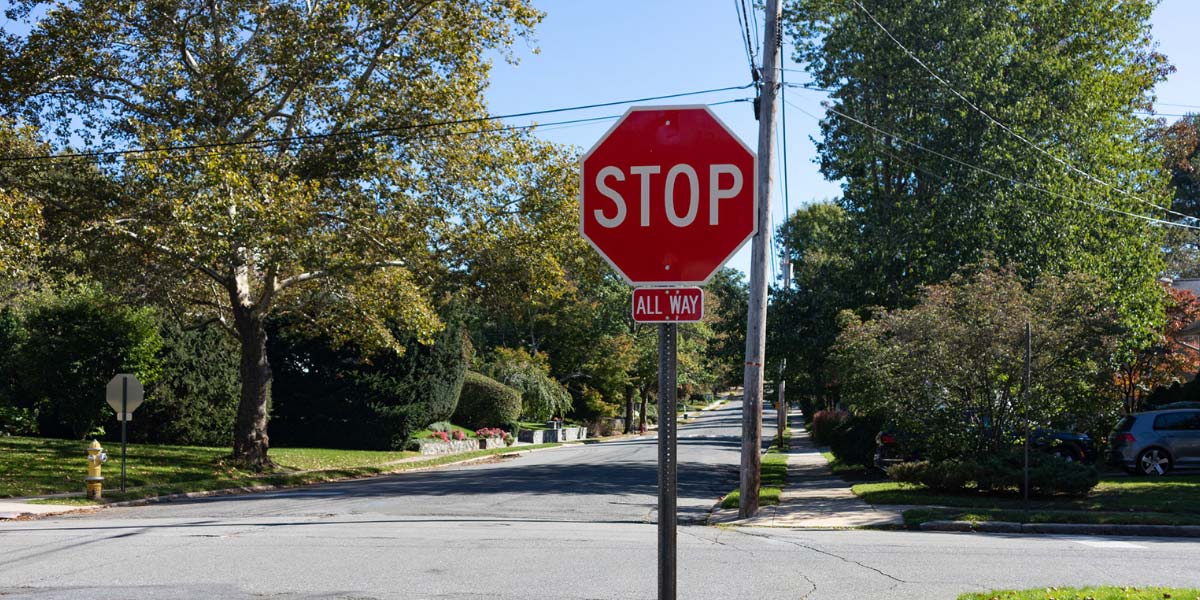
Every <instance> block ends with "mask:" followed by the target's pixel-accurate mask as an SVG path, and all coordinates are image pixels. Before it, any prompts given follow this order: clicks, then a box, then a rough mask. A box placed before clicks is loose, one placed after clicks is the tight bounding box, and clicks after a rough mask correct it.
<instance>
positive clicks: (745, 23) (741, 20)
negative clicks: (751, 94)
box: [733, 0, 759, 83]
mask: <svg viewBox="0 0 1200 600" xmlns="http://www.w3.org/2000/svg"><path fill="white" fill-rule="evenodd" d="M733 12H734V13H736V14H737V20H738V29H739V31H738V34H739V35H741V38H742V45H743V46H744V47H745V50H746V63H747V64H749V65H750V79H751V81H754V82H756V83H757V82H758V78H759V73H758V67H757V66H755V61H754V57H755V52H754V43H753V42H751V41H750V17H749V15H747V14H746V2H745V0H733Z"/></svg>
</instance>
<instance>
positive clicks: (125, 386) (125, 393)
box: [121, 377, 129, 494]
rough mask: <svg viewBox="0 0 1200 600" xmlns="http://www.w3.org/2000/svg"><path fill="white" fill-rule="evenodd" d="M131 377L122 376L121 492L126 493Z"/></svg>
mask: <svg viewBox="0 0 1200 600" xmlns="http://www.w3.org/2000/svg"><path fill="white" fill-rule="evenodd" d="M128 407H129V378H127V377H122V378H121V493H122V494H124V493H125V428H126V424H127V423H129V417H128V415H129V412H128V410H127V409H128Z"/></svg>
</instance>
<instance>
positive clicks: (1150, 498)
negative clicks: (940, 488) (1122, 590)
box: [853, 475, 1200, 514]
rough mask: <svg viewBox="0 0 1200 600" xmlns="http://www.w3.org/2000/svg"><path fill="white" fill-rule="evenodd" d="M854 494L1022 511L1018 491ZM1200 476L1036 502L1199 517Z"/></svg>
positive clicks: (868, 490) (1117, 483)
mask: <svg viewBox="0 0 1200 600" xmlns="http://www.w3.org/2000/svg"><path fill="white" fill-rule="evenodd" d="M853 489H854V493H855V494H858V495H859V496H860V497H862V499H863V500H866V501H867V502H870V503H871V504H934V505H941V506H955V507H963V508H998V509H1005V508H1011V509H1021V508H1023V506H1024V505H1023V503H1022V499H1021V496H1020V494H1018V493H1016V492H1012V493H1008V494H1004V495H983V494H976V493H963V494H947V493H941V492H935V491H933V490H930V489H927V488H925V487H923V486H919V485H909V484H903V483H897V482H894V481H885V482H879V483H863V484H859V485H856V486H854V488H853ZM1197 498H1200V475H1174V476H1170V477H1157V478H1140V477H1121V476H1106V477H1102V478H1101V479H1100V484H1099V485H1097V486H1096V487H1095V488H1094V489H1093V490H1092V491H1091V493H1089V494H1088V495H1087V496H1085V497H1082V498H1068V497H1056V498H1035V499H1033V500H1032V501H1031V502H1030V508H1032V509H1035V510H1055V509H1057V510H1100V511H1104V510H1107V511H1118V512H1119V511H1152V512H1165V513H1195V514H1200V502H1197V501H1196V499H1197Z"/></svg>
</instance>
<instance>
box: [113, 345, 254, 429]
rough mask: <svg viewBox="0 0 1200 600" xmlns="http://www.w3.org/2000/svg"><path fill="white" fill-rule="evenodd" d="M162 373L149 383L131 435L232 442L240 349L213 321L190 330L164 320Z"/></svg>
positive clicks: (160, 361)
mask: <svg viewBox="0 0 1200 600" xmlns="http://www.w3.org/2000/svg"><path fill="white" fill-rule="evenodd" d="M160 331H161V334H162V338H163V346H162V351H161V352H159V363H160V364H161V366H162V374H161V376H160V377H159V379H158V381H157V382H156V383H154V384H152V385H149V386H146V402H145V404H143V405H142V406H141V408H139V409H138V411H137V413H136V414H135V415H134V421H133V422H132V423H131V424H130V427H129V437H130V439H131V440H134V441H138V442H149V443H157V444H184V445H192V446H228V445H230V443H231V442H230V440H231V439H232V436H233V421H234V418H235V417H236V415H237V408H238V400H239V397H240V391H241V380H240V378H239V348H238V344H237V342H235V341H234V340H233V338H232V336H230V335H229V334H227V333H226V332H224V331H222V330H221V329H220V328H219V327H217V326H215V325H213V326H208V327H202V328H199V329H189V330H184V329H182V328H180V327H179V326H178V324H176V323H172V322H163V323H161V324H160Z"/></svg>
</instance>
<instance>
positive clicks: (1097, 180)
mask: <svg viewBox="0 0 1200 600" xmlns="http://www.w3.org/2000/svg"><path fill="white" fill-rule="evenodd" d="M850 1H851V2H852V3H854V4H855V5H857V6H858V8H859V9H860V10H862V11H863V13H865V14H866V15H867V17H868V18H870V19H871V21H872V22H873V23H875V25H876V26H877V27H878V28H879V29H880V30H881V31H883V33H884V34H886V35H887V37H888V39H890V40H892V42H893V43H895V44H896V46H898V47H899V48H900V49H901V50H903V51H904V53H905V54H907V55H908V57H909V58H911V59H912V60H913V62H916V63H917V64H918V65H920V66H921V68H922V69H924V70H925V72H927V73H929V75H930V76H932V77H933V78H934V79H935V80H937V82H938V83H940V84H942V86H943V87H945V88H946V89H947V90H950V93H952V94H954V95H955V96H957V97H958V98H959V99H960V100H962V101H963V102H966V103H967V105H968V106H970V107H971V108H972V109H973V110H975V112H978V113H979V114H981V115H983V116H984V118H986V119H987V120H988V121H990V122H991V123H992V124H994V125H996V126H997V127H999V128H1000V129H1002V130H1004V131H1005V132H1007V133H1008V134H1009V135H1011V136H1013V137H1015V138H1017V139H1018V140H1020V141H1021V142H1023V143H1024V144H1025V145H1027V146H1029V147H1031V148H1033V149H1034V150H1037V151H1038V152H1040V153H1042V154H1044V155H1046V156H1048V157H1050V158H1051V159H1053V160H1054V161H1055V162H1057V163H1059V164H1060V165H1062V166H1064V167H1066V168H1067V169H1068V170H1070V171H1072V172H1074V173H1076V174H1078V175H1081V176H1083V177H1084V178H1085V179H1088V180H1091V181H1093V182H1095V183H1098V184H1100V185H1102V186H1104V187H1106V188H1109V189H1111V190H1113V191H1116V192H1118V193H1121V194H1123V195H1125V196H1128V197H1130V198H1133V199H1134V200H1137V201H1138V202H1141V203H1143V204H1146V205H1148V206H1152V207H1154V208H1157V209H1158V210H1162V211H1165V212H1167V213H1169V214H1173V215H1176V216H1179V217H1183V218H1185V219H1192V220H1198V219H1197V217H1193V216H1191V215H1187V214H1184V213H1181V212H1176V211H1173V210H1171V209H1169V208H1167V207H1165V206H1160V205H1158V204H1155V203H1154V202H1151V201H1149V200H1146V199H1144V198H1141V197H1139V196H1137V195H1135V194H1133V193H1132V192H1128V191H1126V190H1124V189H1122V188H1120V187H1117V186H1114V185H1112V184H1110V183H1108V182H1107V181H1104V180H1102V179H1100V178H1099V177H1096V176H1095V175H1092V174H1091V173H1088V172H1087V171H1084V170H1083V169H1080V168H1078V167H1076V166H1075V165H1073V164H1071V163H1069V162H1067V161H1065V160H1063V159H1061V158H1059V157H1058V156H1055V155H1054V154H1051V153H1050V152H1049V151H1047V150H1046V149H1044V148H1042V147H1041V146H1039V145H1037V144H1035V143H1033V142H1032V141H1030V140H1029V139H1028V138H1026V137H1025V136H1023V135H1021V134H1020V133H1018V132H1017V131H1016V130H1014V129H1013V128H1011V127H1009V126H1008V125H1005V124H1004V123H1001V122H1000V121H999V120H998V119H996V118H995V117H993V116H992V115H990V114H988V112H987V111H985V110H983V109H982V108H980V107H979V106H978V105H976V104H975V103H974V102H972V101H971V100H970V99H969V98H967V97H966V96H964V95H963V94H962V93H960V92H959V91H958V90H957V89H955V88H954V86H952V85H950V82H948V81H946V80H945V79H943V78H942V76H941V75H938V74H937V72H936V71H934V70H933V69H932V68H930V67H929V65H927V64H925V61H923V60H921V59H920V57H918V56H917V55H916V54H914V53H913V52H912V51H911V50H909V49H908V47H907V46H905V45H904V44H903V43H902V42H901V41H900V40H898V39H896V36H894V35H892V32H891V31H889V30H888V28H887V27H885V26H884V25H883V23H880V22H879V19H876V18H875V15H874V14H872V13H871V11H869V10H867V7H866V6H863V3H862V2H861V1H860V0H850Z"/></svg>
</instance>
